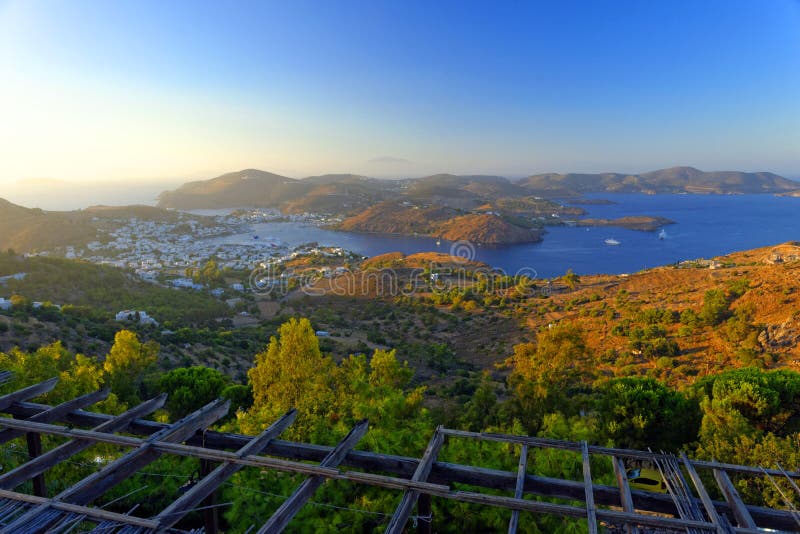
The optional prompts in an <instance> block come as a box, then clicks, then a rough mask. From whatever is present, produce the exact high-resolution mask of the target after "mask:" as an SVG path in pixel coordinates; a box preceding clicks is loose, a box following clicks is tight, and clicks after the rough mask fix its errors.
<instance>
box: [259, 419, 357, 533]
mask: <svg viewBox="0 0 800 534" xmlns="http://www.w3.org/2000/svg"><path fill="white" fill-rule="evenodd" d="M368 427H369V423H368V422H367V420H366V419H363V420H361V421H359V422H358V423H357V424H356V426H354V427H353V429H352V430H351V431H350V433H348V434H347V436H345V437H344V439H343V440H342V441H340V442H339V444H338V445H336V447H335V448H334V449H333V450H332V451H331V452H330V454H328V456H326V457H325V459H324V460H322V462H320V467H336V466H338V465H339V464H340V463H342V460H344V457H345V456H347V452H348V451H349V450H350V449H352V448H353V447H355V446H356V444H357V443H358V442H359V440H360V439H361V438H362V437H363V436H364V434H365V433H366V432H367V428H368ZM323 482H325V477H322V476H312V477H309V478H307V479H305V480H304V481H303V483H302V484H300V486H299V487H298V488H297V489H296V490H295V491H294V493H292V496H291V497H289V498H288V499H286V500H285V501H283V504H281V505H280V506H279V507H278V509H277V510H276V511H275V513H274V514H272V517H270V518H269V521H267V522H266V523H264V526H262V527H261V528H260V529H259V530H258V534H267V533H269V534H273V533H277V532H282V531H283V529H284V528H286V525H288V524H289V522H290V521H291V520H292V518H293V517H294V516H295V515H296V514H297V512H299V511H300V508H302V507H303V505H304V504H305V503H306V501H307V500H308V499H310V498H311V496H312V495H313V494H314V492H315V491H316V490H317V488H319V487H320V486H321V485H322V483H323Z"/></svg>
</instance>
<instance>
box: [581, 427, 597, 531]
mask: <svg viewBox="0 0 800 534" xmlns="http://www.w3.org/2000/svg"><path fill="white" fill-rule="evenodd" d="M581 455H582V456H583V483H584V485H585V488H586V520H587V521H588V524H589V534H597V511H596V508H595V505H594V488H593V484H592V467H591V465H589V444H588V443H586V442H585V441H581Z"/></svg>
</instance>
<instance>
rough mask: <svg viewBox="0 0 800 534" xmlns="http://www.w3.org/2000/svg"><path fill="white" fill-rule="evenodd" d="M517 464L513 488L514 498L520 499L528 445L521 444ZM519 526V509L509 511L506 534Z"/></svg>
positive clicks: (523, 489)
mask: <svg viewBox="0 0 800 534" xmlns="http://www.w3.org/2000/svg"><path fill="white" fill-rule="evenodd" d="M521 447H522V450H521V451H520V453H519V465H518V466H517V485H516V487H515V488H514V498H515V499H521V498H522V496H523V495H524V492H525V475H526V473H527V471H528V446H527V445H525V444H523V445H521ZM517 526H519V510H512V511H511V520H510V521H509V522H508V534H516V532H517Z"/></svg>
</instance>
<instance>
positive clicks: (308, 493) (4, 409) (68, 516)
mask: <svg viewBox="0 0 800 534" xmlns="http://www.w3.org/2000/svg"><path fill="white" fill-rule="evenodd" d="M8 378H9V376H8V375H7V374H4V373H0V382H2V381H4V380H8ZM56 383H57V379H55V378H54V379H51V380H47V381H45V382H41V383H39V384H36V385H33V386H30V387H26V388H24V389H20V390H17V391H14V392H13V393H9V394H7V395H4V396H0V413H3V414H6V415H8V416H11V417H2V418H0V428H3V430H0V443H6V442H8V441H9V440H12V439H14V438H18V437H22V436H25V438H26V441H27V448H28V456H29V459H28V460H27V461H26V462H25V463H23V464H21V465H19V466H18V467H16V468H14V469H11V470H9V471H5V472H3V471H0V534H4V533H40V532H54V533H56V532H62V533H67V532H103V533H107V532H120V533H145V532H147V533H149V532H187V531H186V530H181V529H180V528H177V527H179V525H180V522H181V520H182V519H183V518H184V517H185V516H186V515H187V514H188V513H190V512H192V511H195V510H203V514H204V522H205V528H204V529H202V530H201V531H205V532H208V533H215V532H217V530H218V527H217V517H216V512H217V507H216V505H215V504H214V503H215V492H216V491H217V490H218V488H220V486H221V485H222V484H224V483H225V482H226V481H227V480H228V479H229V478H230V477H231V476H232V475H233V474H234V473H236V472H237V471H239V470H241V469H243V468H257V469H261V470H275V471H280V472H285V473H294V474H299V475H302V476H304V477H305V478H304V480H303V481H302V483H300V485H299V486H298V487H297V488H296V489H295V491H294V493H292V495H291V496H289V497H288V498H287V499H286V500H285V501H284V502H283V504H281V506H280V507H279V508H278V509H277V510H276V511H275V512H274V514H273V515H272V517H269V518H264V519H263V521H264V523H263V525H262V526H261V527H260V528H259V529H258V530H257V532H259V533H267V532H269V533H272V532H281V531H283V530H284V529H285V528H286V527H287V525H288V524H289V523H290V522H291V521H292V519H293V518H294V516H295V515H296V514H297V512H298V511H299V510H300V509H301V508H302V507H303V506H304V505H305V504H306V503H307V502H308V501H309V500H310V498H311V497H312V495H313V494H314V492H315V491H316V489H317V488H319V486H321V485H322V484H324V483H325V481H326V480H345V481H348V482H350V483H354V484H361V485H365V486H372V487H378V488H384V489H388V490H394V491H397V492H398V506H397V508H396V510H395V512H394V514H393V515H392V517H391V519H390V520H389V522H388V526H387V528H386V532H389V533H400V532H403V531H406V530H407V529H408V528H409V525H408V523H409V518H410V517H412V514H413V513H414V511H415V509H416V515H414V516H413V517H414V519H415V522H416V524H417V527H416V528H417V531H418V532H423V533H427V532H431V498H441V499H449V500H454V501H460V502H464V503H472V504H476V505H483V506H490V507H497V508H504V509H507V510H508V516H509V524H508V532H509V533H514V532H516V530H517V527H518V525H519V522H520V521H521V520H522V518H521V517H520V512H533V513H543V514H555V515H558V516H565V517H574V518H582V519H586V520H587V524H588V531H589V532H597V531H598V528H599V526H600V525H603V526H606V527H609V528H611V529H613V530H615V531H625V532H627V533H629V534H636V533H645V532H648V531H658V532H673V531H674V532H717V533H728V532H737V533H753V534H755V533H763V532H766V530H764V529H772V530H771V531H775V530H778V531H793V532H797V531H800V513H798V511H797V510H796V509H794V508H793V506H792V499H791V497H790V496H786V495H785V500H786V503H787V509H772V508H765V507H759V506H753V505H749V504H746V503H744V502H743V500H742V498H741V497H740V496H739V494H738V492H737V491H736V489H735V487H734V485H733V484H732V483H731V480H730V476H729V474H733V473H735V474H738V475H742V474H744V475H747V476H759V477H762V476H763V477H768V478H769V480H770V481H772V482H773V483H775V478H777V477H780V478H782V479H784V480H788V481H789V483H788V484H786V486H788V487H790V488H791V489H792V491H796V492H797V493H798V494H800V488H798V485H797V480H798V479H800V473H798V472H797V470H796V468H795V470H794V471H786V470H784V469H783V468H781V467H780V466H778V468H777V469H763V468H761V467H752V466H742V465H732V464H724V463H718V462H707V461H698V460H690V459H689V458H687V457H686V455H681V456H680V457H675V456H672V455H665V454H656V453H653V452H649V451H639V450H629V449H612V448H606V447H598V446H594V445H589V444H588V443H586V442H585V441H584V442H571V441H560V440H552V439H544V438H537V437H530V436H515V435H506V434H486V433H475V432H465V431H460V430H452V429H447V428H442V427H439V428H437V429H436V430H435V431H434V433H433V436H432V437H431V440H430V442H429V444H428V446H427V448H426V450H425V452H424V454H423V455H422V457H421V458H411V457H405V456H396V455H387V454H381V453H377V452H367V451H358V450H355V446H356V445H357V444H358V442H359V441H360V440H361V438H362V437H363V436H364V435H365V434H366V432H367V428H368V423H367V421H366V420H363V421H360V422H358V423H357V424H356V425H355V426H354V427H353V428H352V430H351V431H350V433H349V434H348V435H347V436H345V437H344V439H342V440H341V441H340V442H339V443H338V444H337V445H336V446H335V447H326V446H321V445H315V444H311V443H298V442H293V441H286V440H281V439H279V436H280V434H281V433H282V432H284V431H285V430H286V429H287V428H288V427H289V426H290V425H291V424H292V423H293V421H294V419H295V415H296V414H295V412H294V411H290V412H289V413H287V414H285V415H284V416H283V417H281V418H279V419H278V420H277V421H275V422H274V423H272V424H271V425H270V426H269V427H268V428H266V429H265V430H264V431H263V432H262V433H261V434H259V435H258V436H244V435H239V434H228V433H221V432H215V431H210V430H207V429H208V427H209V426H211V425H213V424H214V423H215V422H216V421H218V420H219V419H220V418H222V417H224V416H225V415H226V414H227V413H228V408H229V404H228V402H225V401H222V400H216V401H214V402H211V403H209V404H208V405H206V406H204V407H202V408H201V409H199V410H197V411H195V412H194V413H191V414H189V415H187V416H186V417H184V418H183V419H181V420H180V421H177V422H175V423H172V424H166V423H159V422H155V421H151V420H147V419H145V417H147V416H148V415H150V414H151V413H153V412H154V411H156V410H158V409H159V408H161V407H162V406H163V405H164V402H165V400H166V396H164V395H162V396H159V397H156V398H154V399H151V400H149V401H147V402H144V403H142V404H140V405H138V406H135V407H133V408H131V409H129V410H128V411H126V412H125V413H122V414H120V415H116V416H112V415H105V414H100V413H94V412H89V411H86V410H85V408H86V407H88V406H91V405H92V404H94V403H97V402H99V401H101V400H102V399H104V398H106V396H107V395H108V391H105V390H104V391H96V392H93V393H89V394H86V395H83V396H81V397H78V398H76V399H73V400H70V401H68V402H65V403H63V404H59V405H58V406H48V405H43V404H37V403H33V402H30V399H34V398H36V397H38V396H40V395H43V394H45V393H47V392H48V391H50V390H52V389H53V387H55V385H56ZM42 435H50V436H60V437H62V438H65V439H66V441H64V442H63V443H62V444H61V445H58V446H56V447H54V448H52V449H50V450H47V451H44V450H43V449H42V440H41V436H42ZM448 439H479V440H490V441H496V442H503V443H510V444H516V445H519V446H520V449H521V455H520V458H519V465H518V469H517V471H516V472H512V471H502V470H496V469H488V468H484V467H478V466H471V465H462V464H454V463H447V462H442V461H440V460H438V455H439V451H440V450H441V448H442V446H443V444H444V443H445V441H446V440H448ZM100 443H105V444H111V445H115V446H118V447H122V448H125V449H127V450H128V452H126V453H124V454H122V455H121V456H119V457H118V458H116V459H115V460H113V461H111V462H109V463H107V464H105V465H103V466H102V467H99V468H98V470H97V471H96V472H94V473H92V474H91V475H89V476H87V477H86V478H84V479H82V480H80V481H78V482H77V483H76V484H74V485H72V486H70V487H69V488H67V489H65V490H63V491H61V492H60V493H58V494H57V495H47V487H46V485H45V479H44V477H45V476H46V473H47V471H48V470H49V469H50V468H52V467H54V466H56V465H58V464H59V463H61V462H67V461H70V458H72V457H73V456H74V455H76V454H78V453H79V452H81V451H84V450H86V449H87V448H89V447H91V446H93V445H95V444H100ZM536 448H545V449H561V450H568V451H574V452H575V453H577V454H580V455H581V457H582V461H583V480H582V481H573V480H563V479H557V478H552V477H542V476H538V475H535V474H530V473H528V469H527V461H528V453H529V452H530V451H531V449H536ZM163 455H173V456H179V457H189V458H194V459H196V460H198V462H199V463H200V476H201V477H200V478H199V480H198V481H197V482H196V483H195V484H193V485H191V487H189V488H188V489H187V490H186V491H185V492H183V493H180V494H178V495H175V500H174V501H172V502H171V504H169V505H168V506H167V507H166V508H165V509H164V510H162V511H161V512H160V513H158V514H157V515H155V516H152V517H138V516H136V515H134V514H133V513H126V514H121V513H115V512H110V511H108V510H105V509H103V508H101V507H99V506H93V505H92V503H94V502H96V501H98V500H99V499H100V497H101V496H102V495H103V494H105V493H106V492H107V491H108V490H110V489H111V488H113V487H114V486H116V485H117V484H119V483H120V482H122V481H123V480H126V479H127V478H129V477H131V476H133V475H135V474H136V473H137V472H138V471H139V470H141V469H142V468H144V467H145V466H147V465H149V464H151V463H152V462H154V461H156V460H157V459H158V458H159V457H161V456H163ZM593 455H602V456H607V457H609V458H610V459H611V461H612V465H613V467H614V471H615V474H616V479H617V485H616V486H606V485H601V484H596V483H594V482H593V480H592V473H591V467H590V458H591V457H592V456H593ZM626 460H627V461H631V460H638V461H645V462H649V463H651V464H652V465H655V466H657V467H658V468H659V470H660V471H661V474H662V476H663V479H664V481H665V482H666V485H667V488H668V490H669V491H668V493H653V492H646V491H638V490H634V489H631V487H630V486H629V484H628V480H627V476H626V472H625V468H624V465H625V464H624V462H625V461H626ZM701 470H705V471H710V472H711V473H712V474H713V478H714V480H715V481H716V484H717V485H718V487H719V490H720V494H721V495H723V496H724V501H715V500H713V499H712V498H711V496H710V494H709V492H708V489H707V488H706V487H705V486H704V484H703V482H702V480H701V477H700V476H699V474H698V471H701ZM684 473H685V474H686V476H688V479H689V480H690V481H691V485H690V484H689V483H688V482H687V479H686V477H685V476H684ZM27 481H31V482H32V484H31V487H32V494H28V493H23V492H21V491H19V486H21V485H23V483H25V482H27ZM458 484H462V485H468V486H470V487H473V488H476V489H477V490H478V491H466V490H461V489H457V487H456V485H458ZM776 487H777V488H778V489H780V487H779V486H778V485H777V484H776ZM480 490H505V491H507V492H508V494H509V495H508V496H503V495H496V494H490V493H488V492H486V491H480ZM511 495H513V496H511ZM536 497H548V498H553V497H555V498H559V499H563V500H566V501H570V502H580V503H583V504H582V505H575V504H558V503H553V502H547V501H542V500H536ZM198 532H199V531H198Z"/></svg>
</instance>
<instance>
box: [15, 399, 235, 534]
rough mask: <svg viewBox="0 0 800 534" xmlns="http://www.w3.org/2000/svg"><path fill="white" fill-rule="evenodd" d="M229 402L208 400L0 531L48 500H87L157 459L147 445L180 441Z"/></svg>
mask: <svg viewBox="0 0 800 534" xmlns="http://www.w3.org/2000/svg"><path fill="white" fill-rule="evenodd" d="M229 406H230V402H228V401H222V399H217V400H215V401H213V402H210V403H209V404H207V405H205V406H203V407H202V408H200V409H199V410H197V411H195V412H194V413H191V414H189V415H187V416H186V417H184V418H183V419H181V420H180V421H177V422H176V423H173V424H172V425H170V426H168V427H167V428H165V429H163V430H162V431H160V432H157V433H155V434H153V435H152V436H150V437H149V438H148V439H146V440H144V443H142V444H141V445H140V446H139V447H138V448H137V449H134V450H132V451H129V452H127V453H126V454H123V455H122V456H120V457H119V458H117V459H116V460H114V461H113V462H111V463H109V464H107V465H105V466H104V467H103V468H102V469H100V470H99V471H96V472H94V473H92V474H91V475H89V476H88V477H86V478H84V479H83V480H81V481H79V482H78V483H77V484H74V485H73V486H71V487H69V488H67V489H66V490H64V491H62V492H61V493H59V494H58V495H56V496H55V497H54V498H53V499H52V500H51V501H48V502H47V503H42V504H40V505H39V506H36V507H34V508H32V509H31V510H29V511H27V512H25V513H24V514H22V515H21V516H19V517H18V518H16V519H15V520H14V521H13V522H12V523H10V524H9V525H6V527H5V528H4V529H3V530H2V531H0V532H2V533H6V532H8V533H11V532H14V531H15V530H16V529H20V528H22V527H24V526H25V525H26V524H27V523H29V522H31V521H35V520H36V518H37V517H40V516H42V515H43V514H45V513H46V512H47V511H48V510H49V509H50V508H51V503H52V501H61V502H68V503H71V504H78V505H81V506H84V505H87V504H89V503H90V502H92V501H93V500H94V499H96V498H97V497H99V496H100V495H102V494H103V493H105V492H106V491H108V490H109V489H110V488H112V487H114V486H116V485H117V484H119V483H120V482H122V481H124V480H125V479H126V478H128V477H129V476H130V475H132V474H133V473H135V472H136V471H137V470H139V469H141V468H142V467H144V466H146V465H148V464H150V463H152V462H154V461H155V460H156V459H158V457H159V456H160V455H161V453H160V452H158V451H156V450H153V449H152V448H151V447H150V446H151V445H152V443H153V442H155V441H165V442H171V441H184V440H185V439H186V438H188V437H189V436H191V435H193V434H194V433H195V432H197V431H198V430H200V429H203V428H205V427H206V426H208V425H209V424H211V423H213V422H214V421H216V420H218V419H220V418H221V417H223V416H225V415H226V414H227V413H228V408H229ZM32 424H35V423H32Z"/></svg>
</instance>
